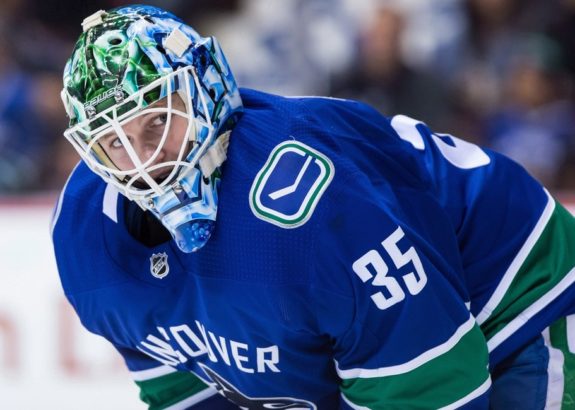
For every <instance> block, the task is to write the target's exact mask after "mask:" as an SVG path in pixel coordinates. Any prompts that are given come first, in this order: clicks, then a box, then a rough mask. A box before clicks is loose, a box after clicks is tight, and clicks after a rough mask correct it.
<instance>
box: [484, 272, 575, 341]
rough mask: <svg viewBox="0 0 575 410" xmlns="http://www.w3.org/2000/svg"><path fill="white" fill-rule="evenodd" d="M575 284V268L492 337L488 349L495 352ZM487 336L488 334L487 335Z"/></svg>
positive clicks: (489, 339)
mask: <svg viewBox="0 0 575 410" xmlns="http://www.w3.org/2000/svg"><path fill="white" fill-rule="evenodd" d="M574 283H575V268H574V269H572V270H571V271H570V272H569V273H568V274H567V275H566V276H565V277H564V278H563V279H562V280H561V282H559V283H558V284H557V285H556V286H555V287H553V288H552V289H551V290H550V291H549V292H547V293H546V294H545V295H543V296H542V297H541V298H539V299H538V300H537V301H536V302H535V303H533V304H532V305H530V306H529V307H528V308H527V309H525V310H524V311H522V312H520V313H518V314H517V315H516V317H515V318H514V319H513V320H511V321H510V322H509V323H508V324H507V325H505V326H504V327H503V328H501V330H499V331H498V332H497V333H495V334H494V335H492V336H491V337H489V338H488V340H487V347H488V348H489V351H490V352H491V351H493V350H494V349H495V348H497V346H499V345H500V344H501V343H503V342H504V341H505V340H507V339H508V338H509V337H510V336H511V335H512V334H513V333H515V332H516V331H517V330H519V329H520V328H521V327H522V326H523V325H524V324H525V323H527V322H528V321H529V319H531V318H532V317H533V316H535V315H536V314H537V313H539V312H540V311H541V310H543V309H544V308H545V307H547V306H548V305H549V304H550V303H551V302H553V301H554V300H555V299H556V298H557V297H558V296H559V295H561V293H563V292H564V291H565V290H566V289H567V288H569V287H570V286H572V285H573V284H574ZM486 336H488V335H487V333H486Z"/></svg>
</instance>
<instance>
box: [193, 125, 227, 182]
mask: <svg viewBox="0 0 575 410" xmlns="http://www.w3.org/2000/svg"><path fill="white" fill-rule="evenodd" d="M230 133H231V131H226V132H224V133H223V134H221V135H220V136H219V137H218V138H217V139H216V140H215V141H214V143H213V144H212V145H211V146H210V148H208V150H207V151H206V152H205V154H204V155H202V157H201V158H200V160H199V165H200V170H201V171H202V174H204V176H206V177H210V176H211V175H212V174H213V173H214V171H215V170H216V169H217V168H218V167H219V166H220V165H222V164H223V163H224V161H225V160H226V158H227V154H226V153H227V151H228V145H229V143H230Z"/></svg>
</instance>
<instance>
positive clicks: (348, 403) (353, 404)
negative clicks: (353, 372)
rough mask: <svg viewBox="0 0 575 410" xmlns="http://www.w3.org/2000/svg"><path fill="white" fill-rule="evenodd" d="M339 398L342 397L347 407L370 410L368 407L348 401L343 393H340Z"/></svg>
mask: <svg viewBox="0 0 575 410" xmlns="http://www.w3.org/2000/svg"><path fill="white" fill-rule="evenodd" d="M341 398H342V399H343V401H344V402H346V403H347V405H348V406H349V407H351V408H352V409H354V410H370V408H369V407H364V406H359V405H357V404H355V403H354V402H352V401H350V400H349V399H348V398H347V397H345V394H343V393H341Z"/></svg>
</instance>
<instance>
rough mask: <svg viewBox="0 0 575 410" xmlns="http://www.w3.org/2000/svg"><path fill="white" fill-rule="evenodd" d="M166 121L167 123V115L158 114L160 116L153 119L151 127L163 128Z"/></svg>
mask: <svg viewBox="0 0 575 410" xmlns="http://www.w3.org/2000/svg"><path fill="white" fill-rule="evenodd" d="M167 121H168V114H166V113H164V114H160V115H158V116H156V117H154V119H153V120H152V123H151V125H152V126H153V127H160V126H164V125H165V124H166V122H167Z"/></svg>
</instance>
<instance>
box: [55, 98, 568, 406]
mask: <svg viewBox="0 0 575 410" xmlns="http://www.w3.org/2000/svg"><path fill="white" fill-rule="evenodd" d="M242 99H243V102H244V106H245V112H244V114H243V116H242V118H241V120H240V121H239V122H238V124H237V126H236V127H235V129H234V130H233V132H232V135H231V137H230V146H229V150H228V159H227V161H226V162H225V164H224V166H223V168H222V181H221V186H220V190H219V204H220V205H219V209H218V219H217V223H216V229H215V231H214V233H213V235H212V238H211V239H210V240H209V242H208V243H207V245H206V246H205V247H204V248H202V249H201V250H200V251H198V252H196V253H191V254H185V253H182V252H180V251H179V250H178V248H177V247H176V246H175V244H174V243H173V242H172V241H167V242H165V243H163V244H160V245H158V246H152V247H148V246H146V245H144V244H142V243H140V242H139V241H137V240H136V239H134V238H133V237H132V236H131V235H130V233H129V232H128V229H127V228H126V215H125V206H124V201H125V199H124V198H123V197H121V196H119V194H118V192H117V191H115V189H114V188H113V187H111V186H108V185H106V184H105V183H104V182H103V181H102V180H101V179H100V178H99V177H97V176H96V175H94V174H93V173H92V172H91V171H90V170H89V169H88V168H87V167H86V166H85V165H83V164H80V165H79V166H78V167H77V168H76V169H75V170H74V172H73V174H72V175H71V177H70V179H69V181H68V183H67V184H66V187H65V188H64V190H63V192H62V195H61V197H60V200H59V202H58V205H57V207H56V211H55V215H54V227H53V241H54V248H55V254H56V258H57V262H58V268H59V272H60V276H61V281H62V285H63V288H64V291H65V294H66V296H67V298H68V299H69V301H70V303H71V304H72V305H73V307H74V309H75V310H76V312H77V313H78V315H79V317H80V319H81V321H82V323H83V325H84V326H85V327H86V328H87V329H89V330H90V331H91V332H94V333H96V334H99V335H102V336H104V337H105V338H106V339H108V340H109V341H110V342H111V343H112V344H113V345H114V346H115V347H116V348H117V349H118V351H119V352H120V353H121V354H122V355H123V357H124V359H125V361H126V363H127V366H128V368H129V369H130V371H131V373H132V375H133V377H134V380H135V381H136V383H137V384H138V385H139V386H140V387H141V392H142V393H141V397H142V399H143V400H144V401H145V402H147V403H148V404H149V406H150V408H151V409H168V408H169V409H185V408H192V407H193V408H196V406H197V408H202V406H203V408H208V409H216V408H228V406H231V407H230V408H237V407H241V408H249V409H252V408H253V409H264V408H266V409H270V408H273V409H337V408H354V409H366V408H369V409H381V408H443V407H444V408H456V407H462V406H472V407H476V408H487V395H488V392H489V388H490V376H489V371H488V366H489V365H491V366H493V365H495V364H497V363H498V362H500V361H501V360H502V359H503V358H505V357H507V356H508V355H509V354H510V353H512V352H513V351H515V350H516V349H517V348H518V347H520V346H521V345H522V344H523V343H524V342H525V341H527V340H529V339H531V338H532V337H534V336H536V335H538V334H540V333H541V332H542V330H543V329H544V328H546V327H547V326H549V324H551V323H552V322H553V321H554V320H556V319H557V318H558V317H560V316H563V315H566V314H568V313H572V312H574V311H575V303H574V302H573V300H575V285H574V284H573V283H574V282H575V271H574V269H573V267H574V266H575V236H574V234H575V229H574V228H575V223H574V221H573V218H572V217H571V215H569V214H568V213H567V212H566V211H565V209H564V208H563V207H562V206H561V205H560V204H558V203H557V202H555V201H554V199H553V198H552V197H551V196H550V195H549V194H548V193H547V192H546V191H545V189H544V188H543V187H541V186H540V185H539V184H538V183H537V182H536V181H535V180H533V179H532V178H531V177H529V176H528V175H527V174H526V173H525V171H524V170H523V169H522V168H521V167H519V166H518V165H516V164H515V163H513V162H511V161H510V160H508V159H506V158H503V157H501V156H499V155H497V154H495V153H493V152H490V151H488V150H484V149H481V148H479V147H477V146H475V145H473V144H470V143H468V142H465V141H463V140H461V139H458V138H456V137H453V136H450V135H445V134H438V133H434V132H432V131H431V130H430V129H429V128H428V127H427V126H426V125H425V124H423V123H421V122H418V121H416V120H413V119H411V118H409V117H406V116H396V117H393V118H391V119H388V118H385V117H383V116H381V115H380V114H379V113H377V112H376V111H374V110H372V109H371V108H369V107H367V106H365V105H363V104H361V103H358V102H352V101H344V100H337V99H329V98H284V97H278V96H272V95H268V94H264V93H260V92H256V91H253V90H242ZM217 393H220V394H221V395H217ZM221 396H224V397H226V398H227V399H228V400H229V401H227V400H224V399H223V398H221ZM231 403H234V404H233V405H232V404H231Z"/></svg>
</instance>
